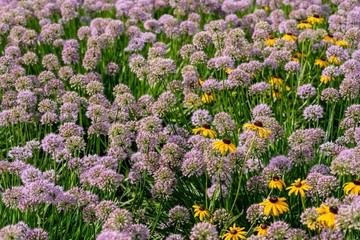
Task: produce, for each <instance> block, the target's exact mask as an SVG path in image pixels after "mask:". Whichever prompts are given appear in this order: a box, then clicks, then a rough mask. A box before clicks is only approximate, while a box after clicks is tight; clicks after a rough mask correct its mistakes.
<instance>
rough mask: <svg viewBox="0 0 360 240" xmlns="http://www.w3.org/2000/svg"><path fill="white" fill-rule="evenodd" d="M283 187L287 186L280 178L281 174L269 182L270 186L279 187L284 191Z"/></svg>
mask: <svg viewBox="0 0 360 240" xmlns="http://www.w3.org/2000/svg"><path fill="white" fill-rule="evenodd" d="M283 187H284V188H286V185H285V182H284V181H283V180H282V179H280V177H279V176H273V178H272V179H271V181H270V182H269V188H277V189H279V190H280V191H282V190H283Z"/></svg>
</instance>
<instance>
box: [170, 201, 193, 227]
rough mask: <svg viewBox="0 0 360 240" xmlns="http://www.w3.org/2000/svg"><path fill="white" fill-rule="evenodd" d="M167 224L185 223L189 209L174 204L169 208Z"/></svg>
mask: <svg viewBox="0 0 360 240" xmlns="http://www.w3.org/2000/svg"><path fill="white" fill-rule="evenodd" d="M168 216H169V224H170V225H173V226H175V225H178V224H179V225H180V226H181V225H185V224H187V222H188V221H189V220H190V214H189V210H188V209H187V208H185V207H182V206H179V205H177V206H175V207H173V208H172V209H170V210H169V213H168Z"/></svg>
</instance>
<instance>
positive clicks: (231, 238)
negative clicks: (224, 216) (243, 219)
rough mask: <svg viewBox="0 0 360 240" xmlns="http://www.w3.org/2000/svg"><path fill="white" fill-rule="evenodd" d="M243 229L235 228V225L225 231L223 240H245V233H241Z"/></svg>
mask: <svg viewBox="0 0 360 240" xmlns="http://www.w3.org/2000/svg"><path fill="white" fill-rule="evenodd" d="M244 229H245V228H240V227H237V226H236V224H235V223H234V225H233V226H232V227H230V228H229V230H226V233H225V234H224V235H223V236H222V239H224V240H238V239H246V237H245V235H246V231H243V230H244Z"/></svg>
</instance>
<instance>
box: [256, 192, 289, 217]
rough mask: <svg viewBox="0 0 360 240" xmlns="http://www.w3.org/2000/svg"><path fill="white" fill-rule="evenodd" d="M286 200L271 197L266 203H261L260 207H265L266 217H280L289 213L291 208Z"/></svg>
mask: <svg viewBox="0 0 360 240" xmlns="http://www.w3.org/2000/svg"><path fill="white" fill-rule="evenodd" d="M285 201H286V198H284V197H282V198H278V197H276V196H271V197H269V198H268V199H266V200H265V201H263V202H261V203H259V205H260V206H264V207H265V208H264V214H265V215H266V216H269V215H273V216H279V215H281V214H283V213H285V212H287V211H289V206H288V205H287V203H286V202H285Z"/></svg>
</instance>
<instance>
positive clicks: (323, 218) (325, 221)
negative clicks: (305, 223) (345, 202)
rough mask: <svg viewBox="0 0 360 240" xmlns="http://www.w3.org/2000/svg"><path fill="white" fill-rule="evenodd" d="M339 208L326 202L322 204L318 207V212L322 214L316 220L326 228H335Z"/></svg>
mask: <svg viewBox="0 0 360 240" xmlns="http://www.w3.org/2000/svg"><path fill="white" fill-rule="evenodd" d="M338 210H339V209H338V207H336V206H331V207H329V206H327V205H325V204H321V205H320V207H319V208H316V212H317V213H318V214H320V216H319V217H317V219H316V221H317V222H318V223H319V224H320V225H321V226H323V227H324V228H329V227H334V228H335V227H336V226H335V218H336V214H337V213H338Z"/></svg>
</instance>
